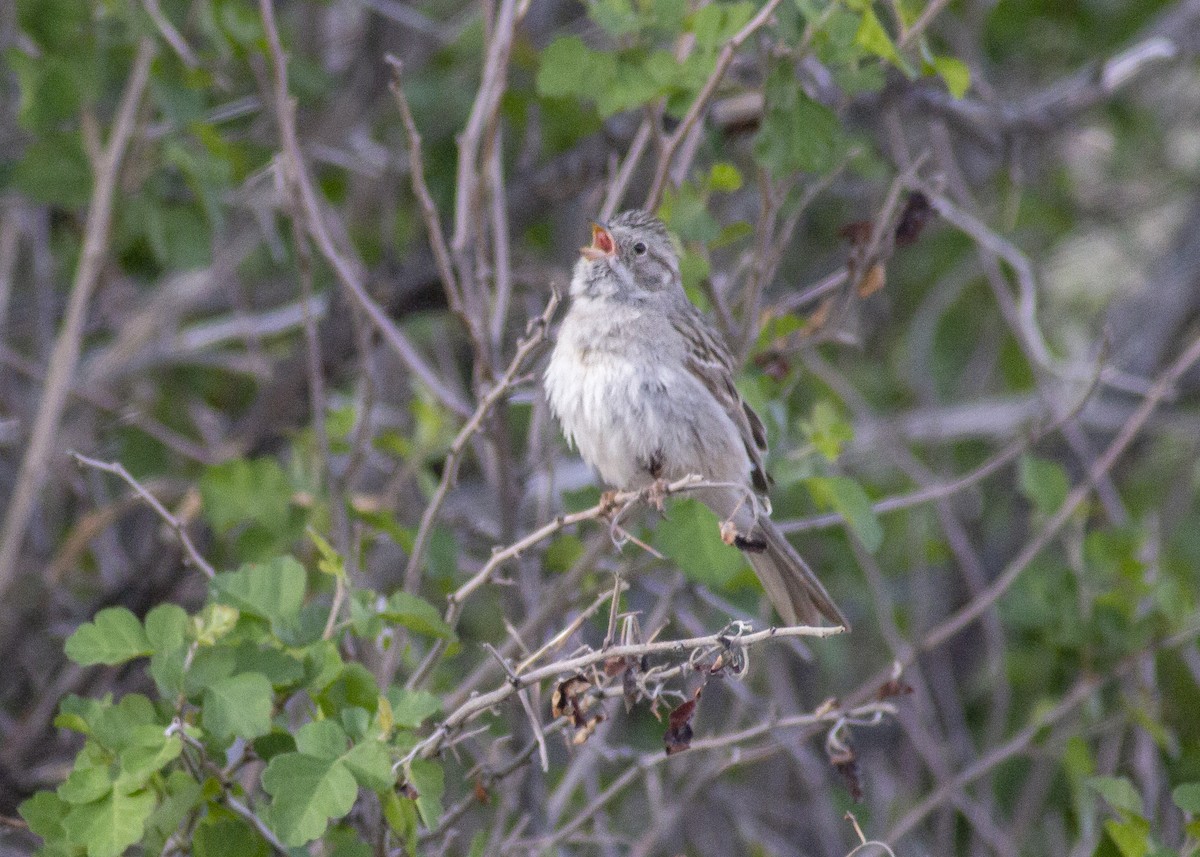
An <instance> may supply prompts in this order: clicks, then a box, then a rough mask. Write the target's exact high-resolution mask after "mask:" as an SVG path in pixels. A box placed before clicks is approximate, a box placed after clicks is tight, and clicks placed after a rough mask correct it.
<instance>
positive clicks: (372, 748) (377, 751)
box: [342, 740, 396, 792]
mask: <svg viewBox="0 0 1200 857" xmlns="http://www.w3.org/2000/svg"><path fill="white" fill-rule="evenodd" d="M342 764H344V765H345V766H346V769H347V770H348V771H350V773H351V774H353V775H354V779H356V780H357V781H358V784H359V785H360V786H362V787H363V788H364V789H370V790H371V791H373V792H382V791H385V790H387V789H390V788H391V787H392V786H394V785H395V784H396V773H395V771H393V770H392V757H391V756H390V755H389V754H388V750H387V746H386V745H385V744H383V743H382V742H380V741H374V740H367V741H363V742H362V743H360V744H355V745H354V747H352V748H351V749H350V752H348V753H346V754H345V755H344V756H343V757H342Z"/></svg>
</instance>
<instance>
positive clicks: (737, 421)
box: [675, 307, 769, 495]
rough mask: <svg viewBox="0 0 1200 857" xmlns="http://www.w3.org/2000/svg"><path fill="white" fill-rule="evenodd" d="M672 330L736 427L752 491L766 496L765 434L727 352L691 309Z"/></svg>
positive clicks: (692, 366) (694, 371) (691, 368)
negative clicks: (735, 379) (735, 381)
mask: <svg viewBox="0 0 1200 857" xmlns="http://www.w3.org/2000/svg"><path fill="white" fill-rule="evenodd" d="M675 329H676V330H677V331H678V332H679V334H680V335H681V336H682V337H683V338H684V341H685V342H687V344H688V356H687V367H688V370H689V371H690V372H691V373H692V374H693V375H695V376H696V377H697V378H699V379H700V381H701V382H702V383H703V384H704V386H705V388H706V389H707V390H708V391H709V392H710V393H711V394H712V396H713V398H714V399H716V400H717V402H719V403H720V405H721V407H722V408H723V409H724V410H725V413H726V414H728V415H729V418H730V420H732V421H733V424H734V425H735V426H737V429H738V434H739V435H741V438H742V444H743V445H744V446H745V447H746V454H747V455H749V456H750V464H751V472H750V479H751V481H752V482H753V484H754V487H755V489H757V490H758V491H760V492H761V493H762V494H764V495H765V494H766V493H767V488H768V486H769V482H768V478H767V471H766V468H765V467H764V466H763V453H765V452H766V451H767V430H766V427H765V426H763V423H762V420H761V419H759V418H758V414H756V413H754V409H753V408H751V407H750V405H748V404H747V403H746V400H745V399H743V398H742V394H741V393H739V392H738V390H737V387H735V386H734V384H733V374H734V365H733V357H732V356H731V355H730V353H729V349H728V348H726V347H725V344H724V343H723V342H722V341H721V338H720V336H719V335H718V334H717V332H716V331H714V330H713V329H712V328H711V327H710V326H709V324H708V322H707V321H706V320H705V318H704V316H703V315H701V314H700V311H699V310H697V309H695V308H694V307H690V308H689V312H688V313H687V314H686V315H685V316H683V317H682V318H680V319H679V320H678V321H676V322H675Z"/></svg>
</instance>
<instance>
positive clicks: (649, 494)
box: [642, 477, 671, 512]
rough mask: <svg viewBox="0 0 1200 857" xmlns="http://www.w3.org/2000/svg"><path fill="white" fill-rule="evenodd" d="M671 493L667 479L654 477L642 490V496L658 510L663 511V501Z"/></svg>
mask: <svg viewBox="0 0 1200 857" xmlns="http://www.w3.org/2000/svg"><path fill="white" fill-rule="evenodd" d="M670 493H671V491H670V485H669V484H668V483H667V480H665V479H662V478H661V477H660V478H658V479H655V480H654V481H653V482H651V483H650V484H649V485H647V486H646V487H645V488H644V489H643V490H642V498H643V499H644V500H645V501H646V502H647V503H649V504H650V505H651V506H653V507H654V508H655V509H657V510H658V511H660V512H661V511H663V501H664V500H666V499H667V496H668V495H669V494H670Z"/></svg>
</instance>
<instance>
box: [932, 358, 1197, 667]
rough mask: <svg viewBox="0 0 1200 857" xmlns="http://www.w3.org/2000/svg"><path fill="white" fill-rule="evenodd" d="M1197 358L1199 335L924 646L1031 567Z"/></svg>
mask: <svg viewBox="0 0 1200 857" xmlns="http://www.w3.org/2000/svg"><path fill="white" fill-rule="evenodd" d="M1197 362H1200V337H1198V338H1196V339H1194V340H1193V341H1192V343H1191V345H1189V346H1188V348H1187V349H1186V350H1184V352H1183V353H1182V354H1181V355H1180V356H1179V357H1178V358H1177V359H1176V360H1175V362H1174V363H1172V364H1171V365H1170V367H1168V369H1167V370H1166V371H1165V372H1163V373H1162V374H1161V375H1160V376H1159V378H1158V380H1157V381H1155V382H1154V386H1153V387H1152V388H1151V389H1150V392H1149V394H1147V396H1146V397H1145V398H1144V399H1143V400H1142V402H1141V404H1140V405H1139V406H1138V408H1137V410H1135V411H1134V412H1133V414H1131V415H1130V417H1129V419H1128V420H1126V421H1125V425H1124V426H1122V428H1121V431H1120V432H1119V433H1118V434H1117V436H1116V437H1115V438H1114V439H1113V441H1112V443H1110V444H1109V445H1108V447H1107V448H1106V449H1105V450H1104V452H1103V454H1101V455H1100V457H1099V458H1097V459H1096V463H1095V464H1094V465H1093V466H1092V468H1091V470H1090V471H1089V472H1088V475H1087V478H1086V479H1084V480H1083V481H1082V482H1080V483H1079V484H1078V485H1076V486H1075V487H1074V488H1073V489H1071V493H1070V494H1068V495H1067V497H1066V499H1065V500H1064V501H1063V504H1062V505H1061V506H1060V507H1059V508H1058V511H1056V512H1055V513H1054V514H1053V515H1052V516H1051V517H1050V519H1049V520H1048V521H1047V522H1046V523H1045V525H1044V526H1043V527H1042V529H1041V530H1040V531H1039V532H1038V534H1037V536H1035V537H1034V538H1033V539H1032V540H1031V541H1030V542H1029V543H1028V544H1026V545H1025V547H1024V548H1023V549H1022V551H1021V552H1020V553H1019V554H1018V555H1017V556H1016V557H1015V558H1014V559H1013V560H1012V561H1011V562H1010V563H1009V564H1008V565H1007V566H1005V568H1004V571H1003V572H1001V574H1000V575H999V576H998V577H997V578H996V579H995V580H994V581H992V583H991V584H990V585H989V586H988V587H987V589H986V590H984V591H983V592H981V593H979V595H977V596H976V597H975V598H973V599H972V600H971V602H970V603H969V604H967V605H966V606H964V607H963V608H962V609H961V610H959V611H958V612H957V613H955V614H954V615H953V616H951V617H950V618H949V619H947V620H946V621H945V622H943V623H942V624H940V625H939V626H938V627H937V628H935V629H934V630H933V631H931V632H930V633H929V634H927V635H926V636H925V638H924V639H923V640H922V641H921V648H922V649H925V650H928V649H932V648H935V647H937V646H939V645H941V644H942V643H944V642H945V641H946V640H948V639H950V638H951V637H953V636H954V635H955V634H957V633H958V632H959V631H961V630H962V629H963V628H965V627H966V626H967V625H969V624H971V622H973V621H975V619H977V618H979V616H980V615H982V614H983V612H984V611H985V610H987V609H988V608H989V607H990V606H991V605H992V604H993V603H994V602H995V601H996V600H997V599H998V598H999V597H1000V596H1001V595H1003V594H1004V593H1005V592H1006V591H1007V590H1008V588H1009V587H1010V586H1011V585H1012V583H1013V581H1015V580H1016V579H1017V577H1019V576H1020V575H1021V573H1022V572H1023V571H1024V570H1025V569H1026V568H1028V567H1029V564H1030V563H1032V562H1033V561H1034V559H1036V558H1037V556H1038V554H1040V553H1041V552H1042V551H1043V550H1044V549H1045V548H1046V546H1047V545H1049V544H1050V542H1051V541H1053V540H1054V538H1055V536H1057V535H1058V533H1059V531H1060V530H1061V529H1062V528H1063V526H1064V525H1065V524H1066V523H1067V521H1068V520H1070V519H1071V516H1072V515H1074V514H1075V510H1076V509H1078V508H1079V507H1080V506H1081V505H1082V504H1083V502H1084V501H1085V500H1086V499H1087V498H1088V496H1089V495H1090V494H1091V492H1092V489H1093V488H1094V487H1095V485H1096V482H1097V481H1098V480H1099V479H1100V477H1101V476H1103V475H1105V474H1107V473H1108V472H1109V471H1110V470H1111V469H1112V467H1113V465H1114V464H1116V463H1117V459H1119V458H1120V457H1121V455H1122V454H1123V453H1124V452H1125V450H1126V449H1128V448H1129V445H1130V444H1131V443H1132V442H1133V440H1134V438H1136V437H1137V436H1138V434H1139V433H1140V432H1141V430H1142V427H1143V426H1144V425H1145V424H1146V421H1147V420H1148V419H1150V415H1151V414H1152V413H1154V410H1155V408H1157V407H1158V405H1159V403H1160V402H1162V400H1163V399H1164V398H1165V397H1166V396H1167V395H1168V394H1169V393H1170V392H1171V390H1173V389H1174V387H1175V384H1176V383H1177V382H1178V381H1179V379H1180V378H1181V377H1182V376H1183V374H1184V373H1185V372H1187V371H1188V369H1190V368H1191V367H1192V366H1194V365H1195V364H1196V363H1197Z"/></svg>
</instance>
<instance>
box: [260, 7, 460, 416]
mask: <svg viewBox="0 0 1200 857" xmlns="http://www.w3.org/2000/svg"><path fill="white" fill-rule="evenodd" d="M259 9H260V12H261V15H262V19H263V27H264V29H265V31H266V34H267V46H268V47H269V48H270V55H271V63H272V66H273V68H274V72H275V77H274V83H275V92H274V95H275V113H276V119H277V121H278V123H279V137H280V142H281V143H282V145H283V153H284V155H285V160H284V163H285V165H286V168H287V169H289V170H291V171H292V172H293V175H292V178H291V180H292V181H293V182H294V183H295V186H296V188H297V189H298V191H299V194H300V205H301V210H302V211H303V214H304V222H305V227H306V229H307V231H308V233H309V234H310V235H311V236H312V239H313V241H314V243H315V244H316V245H317V249H318V250H319V251H320V252H321V256H322V257H324V259H325V261H326V262H328V263H329V266H330V267H331V268H332V269H333V272H334V274H336V275H337V278H338V281H339V282H340V283H341V284H342V286H343V287H344V288H345V289H346V291H347V292H348V293H349V295H350V297H351V298H352V299H353V301H354V303H356V304H357V305H358V306H359V308H361V309H362V310H363V311H364V312H365V313H366V315H367V318H369V319H370V320H371V323H372V324H373V325H374V326H375V328H376V329H377V330H378V331H379V333H380V334H381V335H382V337H383V339H384V341H385V342H386V343H387V344H388V346H389V347H390V348H391V349H392V351H393V352H395V354H396V356H397V357H399V358H400V361H401V362H402V363H403V364H404V365H405V366H407V367H408V368H409V370H410V371H411V372H412V373H413V374H414V375H416V376H417V378H419V379H420V380H421V382H422V383H423V384H425V386H426V387H428V388H429V389H430V390H431V391H432V392H433V394H434V395H435V396H437V398H438V400H439V401H441V403H442V404H444V405H445V406H446V407H448V408H449V409H450V410H451V411H453V412H454V413H456V414H458V415H459V416H463V417H465V416H468V415H469V414H470V413H471V407H470V405H469V404H468V403H467V402H466V400H465V399H464V398H463V397H462V395H461V394H460V393H458V392H457V391H456V390H454V389H453V388H451V387H450V386H448V385H447V384H446V383H445V382H444V381H443V380H442V379H441V378H439V377H438V375H437V373H435V372H434V371H433V368H432V367H431V366H430V365H429V363H428V361H426V359H425V358H424V357H423V356H422V355H421V353H420V352H419V351H418V350H417V348H416V346H415V345H413V344H412V342H410V341H409V339H408V337H407V336H405V335H404V332H403V331H401V330H400V328H399V327H397V326H396V325H395V323H394V322H393V321H392V320H391V319H390V318H388V317H387V314H386V313H385V312H384V311H383V308H382V307H380V306H379V304H378V303H376V302H375V300H374V299H373V298H372V297H371V296H370V295H369V294H368V293H367V290H366V287H365V286H364V285H363V277H362V274H361V272H360V271H359V270H358V264H357V262H351V261H350V259H348V258H347V257H346V256H345V255H343V253H342V252H341V251H340V250H339V249H338V248H337V246H336V245H335V244H334V241H333V238H332V236H331V235H330V234H329V228H328V225H327V224H326V222H325V215H324V213H323V212H322V210H321V204H320V203H319V202H318V200H317V195H316V191H315V190H314V189H313V185H312V177H311V176H310V175H309V174H308V170H307V168H306V167H305V166H304V157H303V155H302V153H301V150H300V140H299V138H298V137H297V135H296V117H295V103H294V101H293V100H292V98H291V96H290V95H289V94H288V88H287V58H286V56H285V54H284V52H283V44H282V43H281V42H280V40H279V29H278V27H277V26H276V23H275V6H274V3H273V2H272V0H259Z"/></svg>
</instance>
